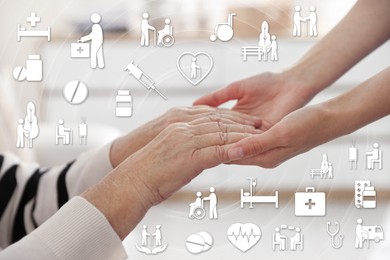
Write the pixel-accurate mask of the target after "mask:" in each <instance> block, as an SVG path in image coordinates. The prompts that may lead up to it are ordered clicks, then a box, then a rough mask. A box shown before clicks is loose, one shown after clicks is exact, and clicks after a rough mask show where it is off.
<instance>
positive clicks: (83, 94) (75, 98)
mask: <svg viewBox="0 0 390 260" xmlns="http://www.w3.org/2000/svg"><path fill="white" fill-rule="evenodd" d="M64 97H65V100H66V101H68V102H69V103H70V104H72V105H79V104H81V103H83V102H84V101H85V100H86V99H87V97H88V87H87V86H86V85H85V84H84V83H83V82H81V81H79V80H73V81H71V82H69V83H68V84H66V86H65V88H64Z"/></svg>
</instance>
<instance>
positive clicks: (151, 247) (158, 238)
mask: <svg viewBox="0 0 390 260" xmlns="http://www.w3.org/2000/svg"><path fill="white" fill-rule="evenodd" d="M141 239H142V240H141V245H138V244H136V245H135V247H136V248H137V250H138V251H140V252H141V253H145V254H147V255H156V254H158V253H162V252H164V251H165V250H166V249H167V247H168V244H165V245H162V232H161V225H156V229H155V232H154V233H153V234H150V233H149V232H148V227H147V226H146V225H143V226H142V232H141Z"/></svg>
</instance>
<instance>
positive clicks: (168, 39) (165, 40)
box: [157, 19, 175, 47]
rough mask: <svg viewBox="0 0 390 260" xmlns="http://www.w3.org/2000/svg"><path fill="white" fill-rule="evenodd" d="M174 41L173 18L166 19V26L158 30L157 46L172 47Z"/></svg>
mask: <svg viewBox="0 0 390 260" xmlns="http://www.w3.org/2000/svg"><path fill="white" fill-rule="evenodd" d="M174 42H175V39H174V38H173V27H172V25H171V19H165V26H164V28H163V29H162V30H160V31H158V38H157V46H165V47H171V46H172V45H173V43H174Z"/></svg>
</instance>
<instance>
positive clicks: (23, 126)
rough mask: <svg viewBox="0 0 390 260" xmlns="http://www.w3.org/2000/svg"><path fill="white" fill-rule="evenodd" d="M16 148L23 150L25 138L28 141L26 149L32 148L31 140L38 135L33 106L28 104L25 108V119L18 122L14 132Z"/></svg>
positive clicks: (31, 103)
mask: <svg viewBox="0 0 390 260" xmlns="http://www.w3.org/2000/svg"><path fill="white" fill-rule="evenodd" d="M16 134H17V141H16V147H17V148H24V141H25V137H26V138H27V140H28V147H29V148H32V147H33V140H34V139H35V138H37V137H38V135H39V125H38V118H37V116H36V109H35V104H34V103H33V102H29V103H28V104H27V108H26V117H25V118H24V120H23V119H19V120H18V126H17V130H16Z"/></svg>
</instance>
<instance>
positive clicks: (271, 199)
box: [241, 178, 279, 209]
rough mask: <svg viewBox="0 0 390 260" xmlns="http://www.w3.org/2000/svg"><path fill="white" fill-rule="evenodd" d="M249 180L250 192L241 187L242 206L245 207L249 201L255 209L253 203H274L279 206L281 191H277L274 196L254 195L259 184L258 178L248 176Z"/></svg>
mask: <svg viewBox="0 0 390 260" xmlns="http://www.w3.org/2000/svg"><path fill="white" fill-rule="evenodd" d="M247 180H249V183H250V184H249V192H245V191H244V189H241V208H244V204H245V203H249V208H250V209H253V203H274V204H275V208H278V207H279V192H278V191H275V195H274V196H254V194H256V191H255V188H256V185H257V180H256V178H247Z"/></svg>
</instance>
